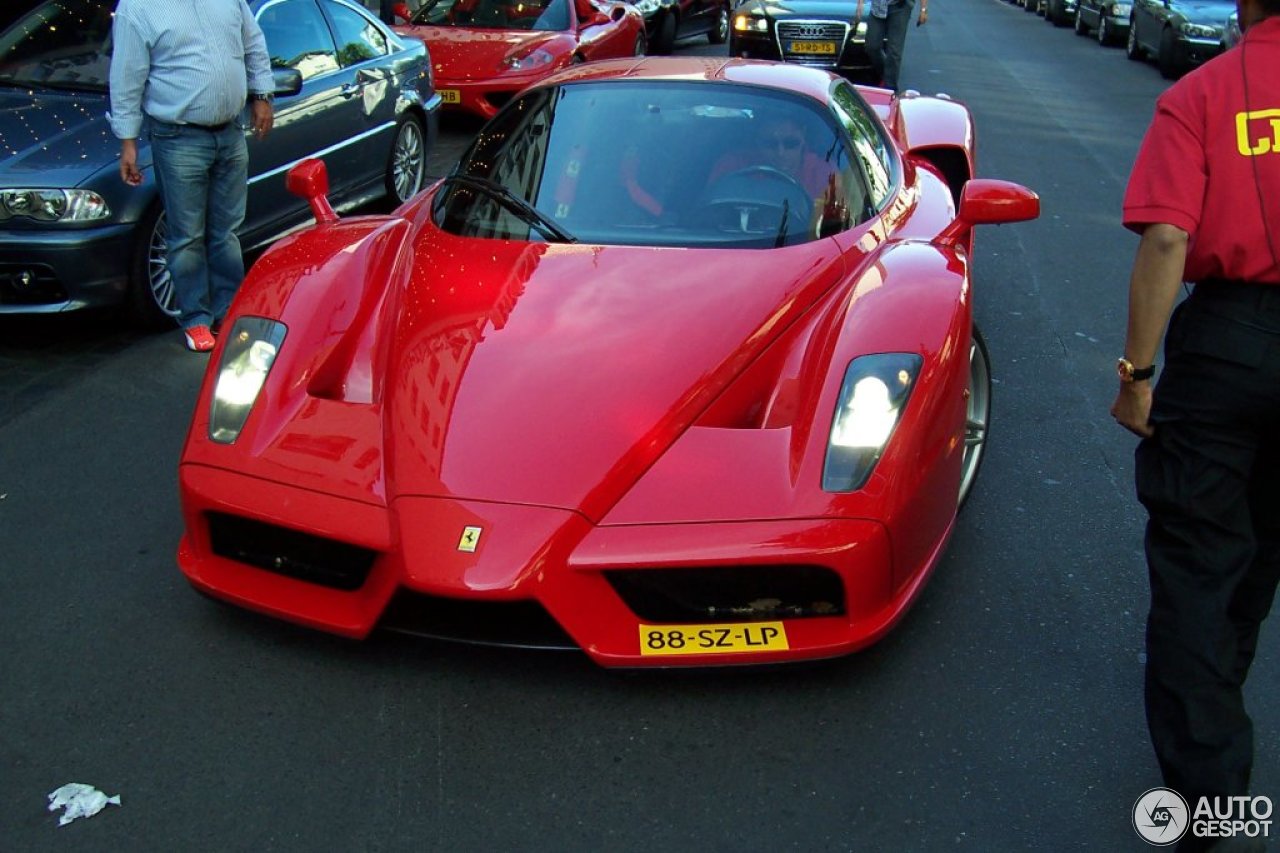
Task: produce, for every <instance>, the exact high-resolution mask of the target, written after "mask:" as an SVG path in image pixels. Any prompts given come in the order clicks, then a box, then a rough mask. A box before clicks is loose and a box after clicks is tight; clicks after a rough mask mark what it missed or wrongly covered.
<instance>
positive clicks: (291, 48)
mask: <svg viewBox="0 0 1280 853" xmlns="http://www.w3.org/2000/svg"><path fill="white" fill-rule="evenodd" d="M258 25H259V26H261V27H262V33H263V35H265V36H266V38H267V52H268V53H269V54H271V67H272V68H296V69H297V70H298V71H299V72H301V74H302V79H303V80H309V79H311V78H312V77H317V76H319V75H321V74H327V73H329V72H330V71H335V70H337V68H338V55H337V51H336V50H335V49H334V45H333V36H332V35H330V33H329V26H328V25H327V24H326V23H325V21H324V16H323V15H321V14H320V9H319V8H318V7H317V6H316V4H315V0H280V2H278V3H271V4H269V5H267V6H265V7H263V9H262V11H261V12H260V13H259V15H258Z"/></svg>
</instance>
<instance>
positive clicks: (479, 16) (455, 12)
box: [413, 0, 569, 30]
mask: <svg viewBox="0 0 1280 853" xmlns="http://www.w3.org/2000/svg"><path fill="white" fill-rule="evenodd" d="M413 23H415V24H432V25H434V26H439V27H471V28H474V29H487V30H567V29H569V0H506V2H504V0H436V2H434V3H428V4H427V5H426V6H423V7H422V8H421V9H420V10H418V14H416V15H414V16H413Z"/></svg>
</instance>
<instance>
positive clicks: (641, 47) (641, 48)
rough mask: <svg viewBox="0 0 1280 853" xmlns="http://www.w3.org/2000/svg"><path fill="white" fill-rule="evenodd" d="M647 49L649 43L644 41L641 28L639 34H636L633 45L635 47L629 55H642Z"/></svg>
mask: <svg viewBox="0 0 1280 853" xmlns="http://www.w3.org/2000/svg"><path fill="white" fill-rule="evenodd" d="M648 50H649V43H648V42H647V41H645V38H644V31H643V30H642V31H641V32H640V35H638V36H636V46H635V49H634V50H633V51H632V53H631V55H632V56H644V55H645V53H647V52H648Z"/></svg>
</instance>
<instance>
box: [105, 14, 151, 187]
mask: <svg viewBox="0 0 1280 853" xmlns="http://www.w3.org/2000/svg"><path fill="white" fill-rule="evenodd" d="M111 41H112V45H113V47H112V51H111V67H110V70H109V71H108V75H107V76H108V82H109V85H110V89H111V115H110V121H111V132H112V133H114V134H115V135H116V137H117V138H118V139H119V140H120V179H121V180H122V181H124V182H125V183H126V184H128V185H129V186H133V187H136V186H138V185H139V184H141V183H142V172H141V171H140V170H139V169H138V135H139V134H140V133H141V132H142V94H143V92H144V91H145V90H146V87H147V77H148V76H149V75H150V73H151V50H150V48H149V47H148V46H147V43H146V40H145V39H144V38H143V36H142V34H141V33H140V32H138V28H137V26H136V25H135V24H134V23H133V21H132V20H131V19H130V18H129V17H128V16H126V15H121V14H119V13H117V14H116V17H115V20H114V22H113V23H112V25H111Z"/></svg>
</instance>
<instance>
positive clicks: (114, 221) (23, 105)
mask: <svg viewBox="0 0 1280 853" xmlns="http://www.w3.org/2000/svg"><path fill="white" fill-rule="evenodd" d="M250 7H251V8H252V9H253V11H254V13H255V14H256V15H257V17H258V22H259V24H260V25H261V26H262V29H263V32H264V33H265V35H266V39H267V46H268V48H269V51H270V54H271V56H272V65H273V69H274V74H275V79H276V85H277V89H276V95H277V98H276V103H275V110H276V117H275V128H274V129H273V130H272V132H271V133H270V135H269V136H267V138H266V139H264V140H261V141H259V140H256V139H252V138H251V139H250V141H249V176H250V177H249V198H248V210H247V214H246V218H245V223H244V227H243V228H242V229H241V231H240V237H241V243H242V245H243V246H244V247H245V248H246V249H249V248H252V247H255V246H260V245H262V244H264V243H266V242H268V241H270V240H271V239H272V238H274V237H278V236H279V235H280V234H281V233H282V232H284V231H286V230H288V229H290V228H294V227H296V226H298V225H299V224H301V223H302V222H304V221H305V220H306V219H307V218H308V217H309V212H308V208H307V206H306V204H305V203H303V202H302V201H301V200H300V199H298V198H296V197H294V196H292V195H290V194H289V193H288V192H287V191H286V189H285V175H286V173H287V171H288V170H289V168H290V167H291V166H292V165H293V164H294V163H296V162H298V161H299V160H301V159H303V158H306V157H321V158H323V159H324V161H325V163H326V164H327V166H328V167H329V168H330V172H331V181H332V186H333V202H334V204H336V205H338V206H340V207H342V208H349V207H353V206H355V205H358V204H361V203H364V202H366V201H368V200H370V199H373V198H377V197H379V196H382V195H384V194H390V195H392V196H393V197H395V198H396V199H398V200H399V201H404V200H406V199H408V198H410V197H411V196H413V195H414V193H416V192H417V191H418V190H419V189H420V188H421V187H422V185H423V183H424V178H425V175H426V155H427V150H428V147H429V146H430V144H431V140H432V139H433V138H434V135H435V129H436V113H437V110H438V106H439V98H437V97H436V96H435V94H434V93H433V92H432V90H431V74H430V68H431V64H430V61H429V59H428V57H427V52H426V49H425V47H424V46H423V45H422V43H421V42H419V41H416V40H402V39H400V38H399V37H398V36H396V35H395V34H394V33H392V32H391V31H390V30H389V29H388V28H386V27H385V26H383V25H382V24H380V23H378V21H377V20H376V19H375V18H374V17H373V16H371V15H369V14H368V13H367V12H366V11H365V10H364V9H363V8H361V7H359V6H357V5H355V4H352V3H349V2H347V0H253V2H251V3H250ZM114 8H115V0H50V2H46V3H43V4H41V5H39V6H38V7H36V9H35V10H33V11H32V12H31V13H30V14H28V15H27V16H26V17H24V18H22V19H21V20H19V21H18V22H17V23H15V24H14V25H13V26H12V27H10V28H9V29H7V30H5V31H4V32H3V34H0V139H2V140H3V142H4V144H3V145H0V313H7V314H19V313H53V312H59V311H67V310H72V309H78V308H84V307H87V306H95V305H110V304H123V305H125V306H126V307H127V308H128V309H129V311H130V313H131V314H132V316H133V317H134V319H136V320H137V321H139V322H140V323H141V324H143V325H147V326H152V327H160V326H163V325H164V324H171V323H172V318H174V317H175V316H176V314H177V309H176V305H175V302H174V294H173V288H172V283H171V281H170V278H169V274H168V266H167V263H166V253H165V242H164V239H165V218H164V210H163V208H162V206H161V203H160V199H159V194H158V192H157V188H156V182H155V179H154V177H153V176H152V174H151V172H152V170H151V155H150V150H149V147H148V145H147V144H146V140H145V139H142V140H140V143H139V154H138V162H139V166H140V167H141V168H142V170H143V174H144V182H143V184H142V186H141V187H139V188H133V187H128V186H126V185H125V184H124V183H123V182H122V181H121V180H120V175H119V172H118V169H117V159H118V157H119V153H120V142H119V140H117V139H116V138H115V137H114V136H113V135H112V133H111V130H110V127H109V126H108V124H107V119H106V113H107V110H108V106H109V101H108V97H107V72H108V66H109V62H110V53H111V41H110V35H111V16H112V13H113V10H114Z"/></svg>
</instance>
